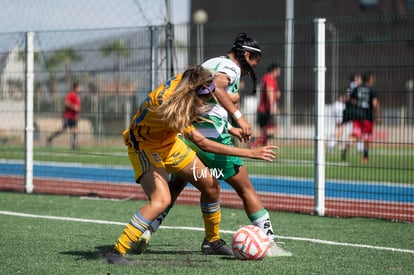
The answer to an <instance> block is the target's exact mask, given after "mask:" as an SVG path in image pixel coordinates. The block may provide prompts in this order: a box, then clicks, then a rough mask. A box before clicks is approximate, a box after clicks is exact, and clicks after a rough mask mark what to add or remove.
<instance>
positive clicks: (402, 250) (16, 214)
mask: <svg viewBox="0 0 414 275" xmlns="http://www.w3.org/2000/svg"><path fill="white" fill-rule="evenodd" d="M0 215H7V216H15V217H25V218H39V219H48V220H57V221H74V222H85V223H95V224H110V225H122V226H125V225H126V223H123V222H113V221H103V220H90V219H79V218H70V217H57V216H47V215H35V214H27V213H19V212H12V211H1V210H0ZM161 228H163V229H174V230H192V231H204V228H200V227H187V226H163V225H162V226H161ZM220 232H221V233H223V234H234V233H235V231H231V230H220ZM276 237H277V238H279V239H286V240H294V241H304V242H311V243H319V244H326V245H336V246H349V247H359V248H369V249H375V250H386V251H393V252H401V253H411V254H414V250H410V249H400V248H393V247H383V246H373V245H366V244H353V243H338V242H333V241H326V240H319V239H311V238H299V237H286V236H279V235H276Z"/></svg>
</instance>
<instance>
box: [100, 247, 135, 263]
mask: <svg viewBox="0 0 414 275" xmlns="http://www.w3.org/2000/svg"><path fill="white" fill-rule="evenodd" d="M105 260H106V262H107V263H108V264H117V265H132V261H130V260H128V259H126V258H125V257H124V256H123V255H122V254H121V253H120V252H119V251H117V250H115V249H112V250H111V251H110V252H108V254H106V255H105Z"/></svg>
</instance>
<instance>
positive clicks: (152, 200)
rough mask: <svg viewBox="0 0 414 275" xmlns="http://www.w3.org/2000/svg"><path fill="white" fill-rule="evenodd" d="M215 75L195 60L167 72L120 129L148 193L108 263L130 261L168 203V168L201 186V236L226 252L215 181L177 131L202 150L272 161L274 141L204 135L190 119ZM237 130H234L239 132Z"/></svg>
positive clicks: (212, 89)
mask: <svg viewBox="0 0 414 275" xmlns="http://www.w3.org/2000/svg"><path fill="white" fill-rule="evenodd" d="M220 81H221V80H220V79H214V82H213V76H212V74H211V72H210V71H209V70H206V69H204V68H203V67H202V66H195V67H193V68H190V69H188V70H186V71H185V72H184V73H182V74H178V75H177V76H175V77H173V78H171V79H170V80H168V81H166V82H165V83H163V84H162V85H160V86H159V87H158V88H156V89H155V90H153V91H152V92H150V93H149V94H148V96H147V98H146V99H145V100H144V101H143V102H142V103H141V105H140V107H139V108H138V110H137V112H136V114H135V116H134V117H133V119H132V120H131V123H130V126H129V128H128V129H127V130H125V131H124V133H123V138H124V142H125V145H126V146H127V147H128V154H129V158H130V160H131V164H132V167H133V169H134V172H135V181H136V182H137V183H139V184H141V186H142V189H143V190H144V192H145V194H146V195H147V197H148V198H149V202H148V203H147V204H145V205H144V206H142V207H141V208H140V209H139V210H138V211H136V213H135V215H134V216H133V217H132V218H131V220H130V222H129V223H128V224H127V225H126V227H125V229H124V231H123V232H122V234H121V236H120V237H119V239H118V241H117V243H116V244H115V246H114V248H113V249H112V251H111V252H110V253H108V254H107V255H106V260H107V262H108V263H111V264H130V261H128V260H127V259H125V257H124V256H125V254H126V253H127V252H128V251H129V250H130V249H131V247H132V246H133V245H134V243H135V242H136V241H137V240H138V239H139V238H140V237H141V235H142V233H143V232H144V231H145V230H147V229H148V228H149V226H150V224H151V221H153V220H154V219H155V218H156V217H157V216H159V215H160V214H161V213H162V212H163V211H164V210H165V209H166V208H167V207H168V206H169V204H170V203H171V194H170V191H169V187H168V181H167V176H168V174H169V173H174V174H177V175H179V176H180V177H182V178H183V179H185V180H186V181H188V182H191V183H192V184H193V185H194V186H195V187H196V188H197V189H198V190H200V192H201V198H200V204H201V210H202V215H203V219H204V225H205V241H206V242H207V243H208V244H210V245H211V247H212V249H213V250H214V252H215V254H221V255H232V251H231V249H230V248H229V247H228V246H227V245H226V243H225V242H224V240H222V239H221V238H220V234H219V224H220V220H221V210H220V203H219V193H220V186H219V183H218V181H217V180H216V179H215V178H213V177H212V176H211V174H210V173H209V171H208V169H207V168H206V167H205V166H204V164H203V163H202V162H201V161H200V160H199V159H198V157H197V156H196V153H195V152H194V151H193V150H192V149H190V148H189V147H188V146H187V145H186V144H185V143H184V142H183V141H182V140H181V139H179V133H182V134H183V135H185V136H186V137H187V138H189V139H190V140H192V141H193V142H194V143H195V144H197V146H199V147H200V148H202V149H203V150H205V151H209V152H213V153H217V154H225V155H234V156H241V157H249V158H255V159H262V160H267V161H273V160H274V159H275V158H276V153H275V152H274V149H276V148H277V147H276V146H265V147H262V148H256V149H246V148H236V147H230V146H226V145H223V144H221V143H218V142H215V141H211V140H209V139H207V138H205V137H204V136H203V135H202V134H201V133H200V132H199V131H197V130H196V129H195V128H194V126H192V123H193V122H195V121H199V120H203V118H202V117H201V116H200V115H199V114H200V113H204V112H205V111H206V110H208V109H209V108H211V105H210V104H209V103H208V101H209V100H210V99H211V98H212V97H214V96H215V94H216V92H217V91H218V92H219V90H220V89H219V88H217V89H216V85H218V86H220ZM243 133H244V132H243V130H240V131H239V132H238V136H239V137H240V138H242V136H243Z"/></svg>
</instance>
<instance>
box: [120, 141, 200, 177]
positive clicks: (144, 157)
mask: <svg viewBox="0 0 414 275" xmlns="http://www.w3.org/2000/svg"><path fill="white" fill-rule="evenodd" d="M143 145H144V146H143ZM128 155H129V159H130V161H131V164H132V167H133V169H134V172H135V181H136V182H137V183H139V180H140V178H141V176H142V175H143V174H144V173H145V172H147V171H148V170H149V168H150V166H151V165H152V166H154V167H157V168H165V170H166V171H167V173H177V172H179V171H181V170H182V169H184V168H185V167H186V166H187V165H189V164H190V163H191V162H192V161H193V160H194V158H195V157H196V153H195V152H194V151H193V150H192V149H191V148H189V147H188V146H187V145H186V144H185V143H184V142H183V141H182V140H181V139H177V141H176V142H175V143H174V144H173V145H172V146H171V147H168V148H162V150H155V149H151V148H146V147H145V144H142V143H141V144H140V150H137V151H136V150H135V149H134V148H133V147H128Z"/></svg>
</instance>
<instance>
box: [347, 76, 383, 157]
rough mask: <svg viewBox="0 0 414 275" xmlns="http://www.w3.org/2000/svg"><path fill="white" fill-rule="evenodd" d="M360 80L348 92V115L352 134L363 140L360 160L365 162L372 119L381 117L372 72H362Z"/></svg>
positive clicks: (378, 120)
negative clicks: (361, 82)
mask: <svg viewBox="0 0 414 275" xmlns="http://www.w3.org/2000/svg"><path fill="white" fill-rule="evenodd" d="M362 81H363V84H362V85H360V86H358V87H356V88H355V89H354V90H353V91H352V92H351V94H350V99H349V101H350V103H349V105H350V108H349V109H350V110H349V112H348V113H349V115H348V117H349V118H350V119H351V120H352V124H353V131H352V136H353V137H354V138H356V139H357V140H360V141H363V144H364V147H363V158H362V160H361V161H362V162H363V163H367V162H368V154H369V144H370V142H372V133H373V129H374V121H375V122H376V123H379V122H380V119H381V117H380V106H379V101H378V97H377V91H376V89H375V88H374V85H375V76H374V74H373V73H372V72H366V73H364V74H363V76H362ZM345 154H346V153H345Z"/></svg>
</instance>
